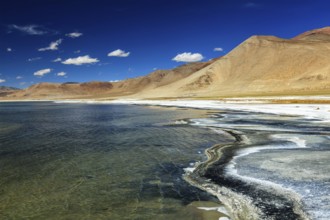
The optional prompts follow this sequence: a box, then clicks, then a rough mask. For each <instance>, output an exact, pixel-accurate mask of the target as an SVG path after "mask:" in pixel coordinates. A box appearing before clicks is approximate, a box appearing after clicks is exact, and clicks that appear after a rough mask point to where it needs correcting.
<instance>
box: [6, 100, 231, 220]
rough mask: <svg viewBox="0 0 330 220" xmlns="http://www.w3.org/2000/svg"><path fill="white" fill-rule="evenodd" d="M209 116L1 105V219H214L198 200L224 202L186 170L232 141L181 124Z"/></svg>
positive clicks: (132, 109) (114, 108)
mask: <svg viewBox="0 0 330 220" xmlns="http://www.w3.org/2000/svg"><path fill="white" fill-rule="evenodd" d="M206 114H207V112H206V111H204V110H187V109H170V108H168V109H164V108H162V109H154V108H148V107H143V106H133V105H129V106H127V105H87V104H55V103H50V102H49V103H48V102H42V103H0V167H1V169H0V185H1V190H0V219H202V218H203V215H204V218H205V213H203V212H201V211H200V210H199V209H197V208H196V207H198V206H202V205H206V204H207V203H200V202H198V201H208V202H209V203H211V206H212V205H214V202H217V200H216V199H215V198H214V197H212V196H210V195H209V194H206V193H204V192H202V191H200V190H198V189H196V188H194V187H192V186H190V185H188V184H187V183H186V182H185V181H183V179H182V174H183V172H184V171H183V169H184V168H185V167H189V166H192V165H193V163H195V162H196V161H203V160H205V156H204V150H205V149H206V148H209V147H211V146H212V145H214V144H216V143H221V142H227V141H228V140H229V137H227V136H226V135H224V134H218V133H215V132H212V131H211V130H209V129H204V128H201V127H193V126H189V125H187V124H184V123H177V124H175V122H176V121H177V122H184V120H185V119H186V118H196V117H197V118H198V117H206ZM211 216H213V217H211ZM208 217H209V218H210V219H212V218H213V219H218V218H219V213H218V214H215V213H211V212H210V213H209V215H208Z"/></svg>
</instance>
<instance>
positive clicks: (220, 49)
mask: <svg viewBox="0 0 330 220" xmlns="http://www.w3.org/2000/svg"><path fill="white" fill-rule="evenodd" d="M213 51H218V52H222V51H223V48H222V47H216V48H214V49H213Z"/></svg>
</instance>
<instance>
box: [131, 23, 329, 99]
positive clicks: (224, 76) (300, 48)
mask: <svg viewBox="0 0 330 220" xmlns="http://www.w3.org/2000/svg"><path fill="white" fill-rule="evenodd" d="M329 92H330V27H327V28H322V29H317V30H313V31H309V32H306V33H303V34H301V35H298V36H297V37H295V38H292V39H281V38H278V37H274V36H252V37H250V38H248V39H247V40H246V41H244V42H243V43H241V44H240V45H238V46H237V47H236V48H235V49H233V50H232V51H231V52H230V53H228V54H227V55H226V56H224V57H222V58H221V59H219V60H217V61H216V62H214V63H212V64H211V65H209V66H207V67H205V68H203V69H201V70H199V71H197V72H196V73H194V74H192V75H191V76H189V77H187V78H185V79H184V80H179V81H176V82H174V83H172V84H170V85H167V86H163V87H159V88H157V89H154V90H153V92H152V93H147V92H141V93H139V94H137V95H136V97H138V98H145V97H147V98H156V97H221V96H245V95H293V94H300V95H303V94H308V95H310V94H329Z"/></svg>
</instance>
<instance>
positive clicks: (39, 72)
mask: <svg viewBox="0 0 330 220" xmlns="http://www.w3.org/2000/svg"><path fill="white" fill-rule="evenodd" d="M51 71H52V69H43V70H39V71H37V72H34V73H33V75H34V76H40V77H42V76H44V75H46V74H47V73H50V72H51Z"/></svg>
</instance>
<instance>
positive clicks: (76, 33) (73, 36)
mask: <svg viewBox="0 0 330 220" xmlns="http://www.w3.org/2000/svg"><path fill="white" fill-rule="evenodd" d="M82 35H83V34H82V33H79V32H72V33H68V34H66V36H68V37H71V38H77V37H80V36H82Z"/></svg>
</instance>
